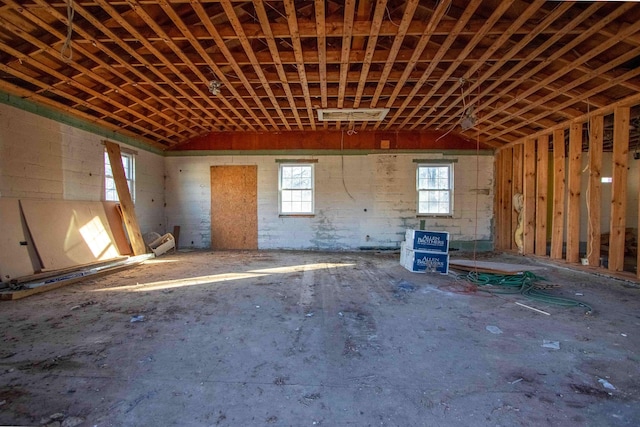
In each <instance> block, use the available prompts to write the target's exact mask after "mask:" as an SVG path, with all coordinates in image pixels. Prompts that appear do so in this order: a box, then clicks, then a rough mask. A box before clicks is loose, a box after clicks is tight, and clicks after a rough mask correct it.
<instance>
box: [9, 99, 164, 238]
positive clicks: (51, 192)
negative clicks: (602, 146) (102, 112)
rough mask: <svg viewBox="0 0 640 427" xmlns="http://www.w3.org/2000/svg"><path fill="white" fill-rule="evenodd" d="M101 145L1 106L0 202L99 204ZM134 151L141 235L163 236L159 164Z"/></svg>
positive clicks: (98, 140) (77, 131)
mask: <svg viewBox="0 0 640 427" xmlns="http://www.w3.org/2000/svg"><path fill="white" fill-rule="evenodd" d="M104 139H105V138H104V137H103V136H100V135H96V134H93V133H90V132H87V131H84V130H81V129H78V128H75V127H72V126H68V125H65V124H61V123H58V122H56V121H54V120H51V119H48V118H45V117H42V116H39V115H36V114H33V113H30V112H28V111H24V110H21V109H18V108H15V107H12V106H9V105H5V104H0V197H13V198H20V199H58V200H91V201H99V200H102V199H103V192H104V190H103V188H104V154H103V153H104V146H103V145H102V141H103V140H104ZM121 146H122V147H127V145H125V144H121ZM128 148H133V147H128ZM133 149H135V150H136V151H137V152H138V154H137V155H136V177H135V178H136V180H135V182H136V214H137V216H138V219H139V223H140V228H141V230H142V232H143V233H146V232H149V231H156V232H163V231H164V230H165V227H164V212H163V210H164V208H163V205H164V179H163V176H164V162H163V158H162V156H160V155H157V154H153V153H149V152H147V151H144V150H141V149H136V148H133Z"/></svg>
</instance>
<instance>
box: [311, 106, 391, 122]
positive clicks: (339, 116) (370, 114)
mask: <svg viewBox="0 0 640 427" xmlns="http://www.w3.org/2000/svg"><path fill="white" fill-rule="evenodd" d="M388 112H389V109H388V108H323V109H319V110H318V120H319V121H321V122H337V121H348V122H381V121H383V120H384V118H385V117H386V116H387V113H388Z"/></svg>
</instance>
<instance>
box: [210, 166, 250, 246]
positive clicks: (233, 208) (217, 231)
mask: <svg viewBox="0 0 640 427" xmlns="http://www.w3.org/2000/svg"><path fill="white" fill-rule="evenodd" d="M211 248H212V249H257V248H258V167H257V166H212V167H211Z"/></svg>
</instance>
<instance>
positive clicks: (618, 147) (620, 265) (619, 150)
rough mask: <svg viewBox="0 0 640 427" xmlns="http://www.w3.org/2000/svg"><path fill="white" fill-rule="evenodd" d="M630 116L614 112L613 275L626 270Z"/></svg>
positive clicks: (625, 110) (623, 111)
mask: <svg viewBox="0 0 640 427" xmlns="http://www.w3.org/2000/svg"><path fill="white" fill-rule="evenodd" d="M629 116H630V109H629V107H618V108H616V109H615V110H614V112H613V173H612V177H613V183H612V188H611V225H610V233H611V234H610V236H609V270H611V271H622V270H623V269H624V249H625V248H624V244H625V234H626V229H625V227H626V215H627V185H628V184H627V167H628V163H629V160H628V158H629Z"/></svg>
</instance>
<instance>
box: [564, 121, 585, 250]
mask: <svg viewBox="0 0 640 427" xmlns="http://www.w3.org/2000/svg"><path fill="white" fill-rule="evenodd" d="M568 157H569V159H568V163H569V167H568V173H567V194H568V200H567V250H566V259H567V261H568V262H579V261H580V188H581V177H582V173H581V172H582V171H581V169H582V124H578V123H572V124H571V127H570V128H569V155H568Z"/></svg>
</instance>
